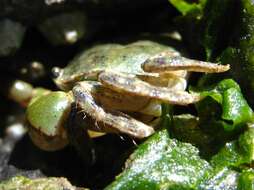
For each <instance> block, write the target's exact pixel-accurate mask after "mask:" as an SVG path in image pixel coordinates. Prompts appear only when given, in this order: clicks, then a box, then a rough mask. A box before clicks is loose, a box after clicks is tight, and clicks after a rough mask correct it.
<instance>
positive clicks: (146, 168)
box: [106, 130, 254, 190]
mask: <svg viewBox="0 0 254 190" xmlns="http://www.w3.org/2000/svg"><path fill="white" fill-rule="evenodd" d="M247 133H253V132H249V131H248V132H246V133H245V134H244V135H243V136H246V137H247V136H248V135H247ZM242 138H244V137H242V136H241V137H240V140H239V141H241V139H242ZM249 138H250V139H249ZM247 139H248V140H247V141H251V140H252V141H253V136H252V137H248V138H247ZM247 144H248V145H247V146H249V145H250V144H249V143H247ZM228 146H230V145H228V144H226V145H225V147H224V148H223V149H222V150H221V151H220V152H219V153H218V155H216V156H215V157H214V158H213V159H212V161H211V164H209V163H208V162H207V161H205V160H204V159H202V158H200V157H199V155H198V154H199V152H198V149H197V148H195V147H194V146H192V145H191V144H188V143H183V142H180V141H177V140H176V139H171V138H170V137H169V135H168V131H167V130H162V131H160V132H157V133H156V134H155V135H153V136H152V137H150V138H149V139H148V140H147V141H146V142H145V143H143V144H142V145H140V146H139V147H138V149H137V150H136V151H135V152H134V153H133V154H132V155H131V156H130V158H129V160H127V162H126V168H125V170H124V171H123V173H121V174H120V175H119V176H117V178H116V180H115V181H114V182H113V183H112V184H110V185H109V186H108V187H107V188H106V189H107V190H115V189H121V190H124V189H128V190H132V189H149V190H150V189H152V190H154V189H172V190H174V189H202V190H203V189H209V190H212V189H243V188H246V189H253V188H254V186H253V185H254V182H253V175H254V170H252V169H250V168H248V167H247V166H246V165H242V166H241V167H240V164H239V163H241V164H246V163H250V162H252V161H253V158H251V159H250V157H249V155H248V154H246V155H244V154H245V153H244V150H243V149H244V148H243V147H241V146H239V147H234V148H235V149H234V150H231V147H230V148H229V149H230V150H227V149H228ZM244 146H246V144H245V145H244ZM253 147H254V144H253V142H252V150H253ZM225 149H226V150H225ZM232 152H234V154H232ZM238 154H239V155H238ZM252 156H253V155H252ZM238 157H241V161H240V162H238V161H239V159H236V158H238ZM223 158H224V159H225V160H223ZM222 161H223V162H222ZM233 165H236V166H237V167H238V168H237V169H233V168H231V166H233Z"/></svg>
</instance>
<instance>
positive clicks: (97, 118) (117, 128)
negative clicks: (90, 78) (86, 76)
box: [72, 81, 154, 138]
mask: <svg viewBox="0 0 254 190" xmlns="http://www.w3.org/2000/svg"><path fill="white" fill-rule="evenodd" d="M72 91H73V95H74V97H75V102H76V104H77V106H78V108H79V109H81V111H82V112H83V113H84V115H85V116H86V117H88V119H91V120H92V122H94V123H95V125H93V124H92V125H90V126H89V127H92V129H93V130H97V131H102V132H109V133H124V134H128V135H129V136H132V137H134V138H144V137H148V136H150V135H151V134H153V133H154V129H153V128H152V127H150V126H148V125H146V124H144V123H142V122H140V121H138V120H136V119H134V118H132V117H130V116H128V115H126V114H124V113H122V112H120V111H112V110H108V109H105V108H103V107H102V106H100V105H98V104H97V102H96V101H95V99H94V97H93V95H92V92H91V85H90V84H89V82H86V81H83V82H79V83H77V85H75V87H74V88H73V90H72Z"/></svg>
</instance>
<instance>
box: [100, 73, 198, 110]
mask: <svg viewBox="0 0 254 190" xmlns="http://www.w3.org/2000/svg"><path fill="white" fill-rule="evenodd" d="M98 78H99V81H100V82H101V83H102V84H103V86H105V87H107V88H110V89H114V90H115V91H118V92H120V93H128V94H132V95H138V96H143V97H148V98H152V99H157V100H160V101H162V102H165V103H169V104H177V105H187V104H192V103H195V102H197V101H199V100H200V99H201V97H200V96H199V95H197V94H190V93H188V92H186V91H182V90H179V91H177V90H171V89H169V88H166V87H156V86H153V85H150V84H148V83H146V82H144V81H142V80H140V79H138V78H137V77H135V76H134V75H130V74H120V73H114V72H111V71H105V72H102V73H100V75H99V77H98Z"/></svg>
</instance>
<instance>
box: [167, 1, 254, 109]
mask: <svg viewBox="0 0 254 190" xmlns="http://www.w3.org/2000/svg"><path fill="white" fill-rule="evenodd" d="M170 2H171V3H174V5H175V6H176V7H177V9H178V10H179V12H181V13H182V16H179V18H177V19H176V23H178V25H179V27H180V31H181V33H182V35H183V37H184V41H185V42H187V45H188V46H189V48H190V49H191V50H193V51H194V52H195V53H197V52H198V53H200V52H203V50H205V52H206V53H205V57H203V59H206V60H209V61H215V60H217V61H220V62H221V63H222V64H230V65H231V69H230V73H229V74H230V77H232V78H233V79H234V80H236V81H237V82H238V83H239V84H240V86H241V87H242V90H243V92H244V95H245V96H246V98H247V100H248V102H249V103H250V104H251V105H254V99H253V98H252V94H253V91H254V79H253V74H254V69H253V68H254V59H253V51H254V50H253V33H254V29H253V24H254V6H253V2H252V1H251V0H239V1H231V0H207V1H206V3H205V4H204V3H203V1H198V2H195V3H185V4H184V6H181V5H182V4H183V3H180V2H182V1H180V2H178V1H173V0H172V1H170ZM184 2H185V1H184ZM186 2H189V1H186ZM186 5H188V6H189V7H188V8H186ZM186 10H188V11H186ZM194 10H195V11H194ZM194 13H195V14H194ZM181 28H183V29H181ZM197 49H199V51H198V50H197Z"/></svg>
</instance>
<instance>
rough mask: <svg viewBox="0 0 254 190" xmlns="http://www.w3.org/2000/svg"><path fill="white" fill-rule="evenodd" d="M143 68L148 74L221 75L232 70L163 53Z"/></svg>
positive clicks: (146, 62) (154, 57) (152, 58)
mask: <svg viewBox="0 0 254 190" xmlns="http://www.w3.org/2000/svg"><path fill="white" fill-rule="evenodd" d="M142 68H143V70H144V71H146V72H165V71H175V70H187V71H194V72H205V73H221V72H225V71H227V70H229V69H230V66H229V65H219V64H216V63H210V62H204V61H198V60H194V59H189V58H185V57H182V56H175V55H172V52H171V51H169V52H163V53H160V54H158V55H155V56H153V57H151V58H148V59H147V60H146V61H145V62H144V63H143V64H142Z"/></svg>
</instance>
